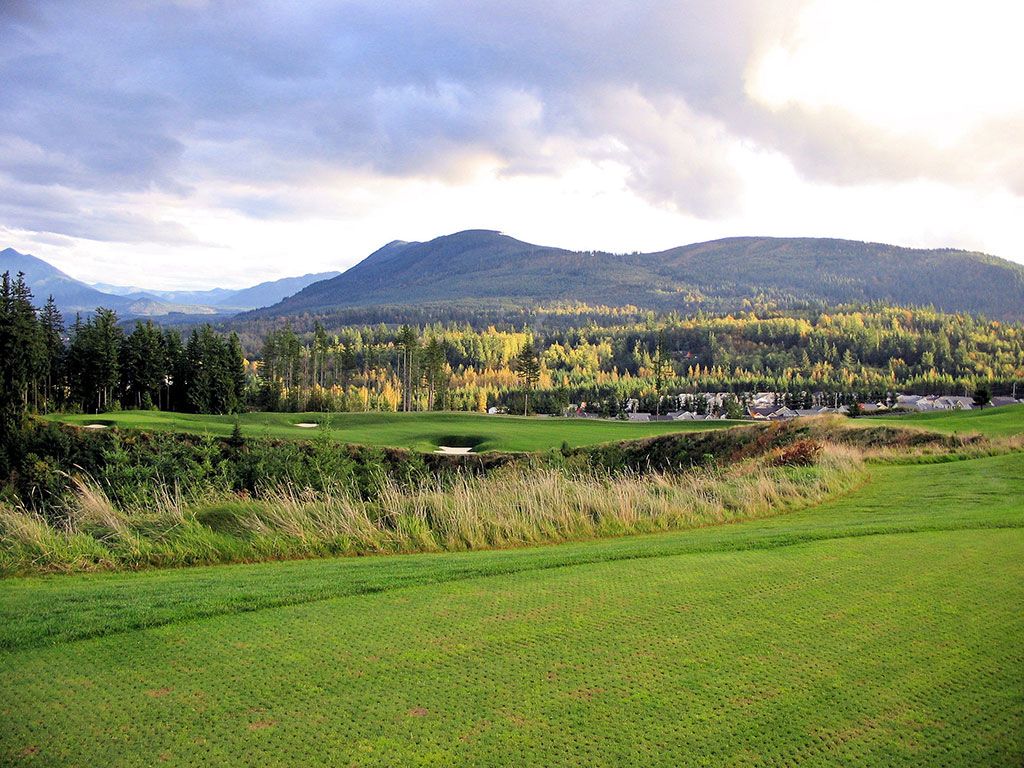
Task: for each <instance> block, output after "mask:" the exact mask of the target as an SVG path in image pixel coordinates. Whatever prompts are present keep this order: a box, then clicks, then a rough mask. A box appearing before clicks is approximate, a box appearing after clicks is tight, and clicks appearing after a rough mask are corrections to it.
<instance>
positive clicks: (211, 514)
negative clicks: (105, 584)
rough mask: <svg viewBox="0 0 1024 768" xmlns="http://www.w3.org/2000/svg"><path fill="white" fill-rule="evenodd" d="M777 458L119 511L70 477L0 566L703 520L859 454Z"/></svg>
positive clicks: (69, 566) (851, 470)
mask: <svg viewBox="0 0 1024 768" xmlns="http://www.w3.org/2000/svg"><path fill="white" fill-rule="evenodd" d="M784 459H785V457H783V456H782V454H781V451H776V452H774V453H770V454H767V455H764V456H761V457H758V458H756V459H751V460H747V461H744V462H740V463H738V464H735V465H732V466H729V467H726V468H716V467H705V468H697V469H693V470H689V471H686V472H682V473H672V474H630V473H625V474H615V475H599V474H595V473H586V472H576V473H569V472H565V471H560V470H557V469H523V468H521V467H520V468H514V467H508V468H504V469H501V470H498V471H496V472H493V473H491V474H489V475H485V476H472V475H468V474H467V475H460V476H458V477H456V478H455V479H450V480H448V481H445V482H441V481H434V482H431V483H425V484H423V485H420V486H418V487H416V488H412V489H409V488H405V487H402V486H400V485H399V484H398V483H396V482H386V483H385V484H384V486H383V488H382V489H381V491H380V493H379V494H378V495H377V496H376V497H375V498H373V499H363V498H360V497H359V496H358V495H357V494H355V493H354V492H352V490H351V489H348V488H344V487H334V488H330V489H328V490H326V491H318V492H314V491H310V490H308V489H298V488H293V487H277V488H271V489H267V490H265V491H264V492H262V493H260V494H259V495H258V496H257V497H255V498H245V497H240V496H237V495H225V494H221V495H217V496H208V497H206V498H200V499H190V498H186V497H184V496H183V495H182V494H181V493H180V492H179V491H178V490H175V489H163V490H162V491H161V493H160V494H159V495H158V497H157V503H156V504H155V505H153V506H149V507H147V508H129V509H118V508H117V507H116V506H115V505H114V504H113V503H112V502H111V501H110V499H109V498H108V496H107V494H105V493H104V492H103V490H102V489H101V488H100V487H98V486H97V485H96V484H95V483H93V482H91V481H89V480H86V479H78V480H76V482H75V488H74V494H73V497H72V498H71V499H70V500H69V502H68V504H67V510H66V514H65V515H64V516H63V518H62V519H61V521H60V522H59V523H53V522H49V521H47V520H44V519H43V518H41V517H39V516H37V515H34V514H33V513H31V512H28V511H26V510H24V509H14V508H10V507H0V533H2V534H3V547H2V549H0V568H2V569H3V570H4V571H6V572H30V571H54V570H60V571H67V570H82V569H109V568H113V567H119V568H141V567H149V566H162V565H188V564H198V563H215V562H238V561H252V560H262V559H273V558H284V557H308V556H317V555H327V554H363V553H375V552H421V551H450V550H467V549H489V548H504V547H518V546H525V545H530V544H540V543H547V542H559V541H569V540H581V539H587V538H594V537H599V536H610V535H622V534H629V533H640V532H651V531H663V530H674V529H682V528H692V527H697V526H706V525H715V524H720V523H726V522H732V521H737V520H747V519H752V518H758V517H765V516H768V515H773V514H780V513H782V512H785V511H788V510H791V509H794V508H799V507H803V506H807V505H809V504H814V503H817V502H819V501H821V500H823V499H824V498H827V497H828V496H830V495H833V494H835V493H838V492H841V491H843V490H845V489H847V488H849V487H850V486H851V485H852V484H853V483H854V482H856V480H857V478H858V477H860V475H861V472H862V466H863V462H862V459H861V454H860V452H858V451H857V450H856V449H854V448H851V447H849V446H842V445H836V444H825V445H822V446H821V447H820V450H815V451H814V463H813V465H811V466H791V465H789V463H788V462H787V461H785V460H784Z"/></svg>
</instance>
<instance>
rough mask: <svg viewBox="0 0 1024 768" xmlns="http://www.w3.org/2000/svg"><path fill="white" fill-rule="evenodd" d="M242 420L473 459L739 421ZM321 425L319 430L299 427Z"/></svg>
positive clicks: (215, 424) (136, 415)
mask: <svg viewBox="0 0 1024 768" xmlns="http://www.w3.org/2000/svg"><path fill="white" fill-rule="evenodd" d="M48 418H50V419H53V420H56V421H63V422H66V423H69V424H78V425H88V424H104V425H107V426H111V427H120V428H125V429H147V430H166V431H175V432H190V433H195V434H205V435H212V436H217V437H227V436H228V435H230V434H231V431H232V429H233V427H234V424H235V417H234V416H208V415H197V414H187V413H167V412H161V411H124V412H121V413H110V414H103V415H102V416H92V415H83V414H56V415H53V416H49V417H48ZM239 418H240V423H241V427H242V433H243V434H245V435H247V436H250V437H270V438H279V439H306V440H308V439H311V438H314V437H316V436H318V435H319V436H321V437H322V435H323V434H324V432H326V433H327V435H328V437H329V438H330V439H332V440H337V441H341V442H347V443H358V444H362V445H374V446H389V447H398V448H409V449H412V450H419V451H433V450H435V449H436V448H437V447H438V446H440V445H447V446H462V447H472V448H473V449H474V450H475V451H542V450H548V449H551V448H558V447H560V446H561V445H562V443H563V442H564V443H568V444H569V445H570V446H571V447H574V448H575V447H578V446H582V445H595V444H598V443H608V442H614V441H619V440H634V439H638V438H643V437H651V436H653V435H664V434H669V433H672V432H687V431H692V430H706V429H722V428H727V427H730V426H735V425H736V424H738V423H740V422H735V421H698V422H687V421H655V422H623V421H610V420H597V419H556V418H545V417H539V418H538V417H531V418H524V417H521V416H488V415H485V414H478V413H336V414H324V413H247V414H243V415H242V416H240V417H239ZM302 423H318V424H322V425H323V426H322V427H318V428H316V429H306V428H303V427H298V426H296V425H297V424H302Z"/></svg>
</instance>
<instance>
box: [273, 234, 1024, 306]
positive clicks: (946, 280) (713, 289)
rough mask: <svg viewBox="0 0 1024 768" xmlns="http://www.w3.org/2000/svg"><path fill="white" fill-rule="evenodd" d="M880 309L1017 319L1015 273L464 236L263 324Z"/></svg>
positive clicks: (926, 261)
mask: <svg viewBox="0 0 1024 768" xmlns="http://www.w3.org/2000/svg"><path fill="white" fill-rule="evenodd" d="M750 300H756V301H757V302H758V303H760V304H768V305H769V306H771V305H777V306H782V307H785V306H794V305H806V304H808V303H811V304H819V305H836V304H845V303H869V302H885V303H891V304H903V305H932V306H935V307H936V308H938V309H943V310H947V311H954V312H979V313H983V314H986V315H989V316H991V317H993V318H1007V319H1022V318H1024V267H1022V266H1021V265H1019V264H1014V263H1012V262H1008V261H1005V260H1003V259H997V258H995V257H991V256H985V255H984V254H977V253H969V252H965V251H956V250H953V249H934V250H915V249H908V248H899V247H897V246H893V245H885V244H883V243H864V242H859V241H853V240H837V239H824V238H785V237H775V238H768V237H735V238H726V239H722V240H714V241H710V242H706V243H696V244H693V245H686V246H681V247H678V248H672V249H669V250H667V251H661V252H659V253H647V254H643V253H631V254H628V255H615V254H611V253H605V252H600V251H586V252H578V251H569V250H566V249H563V248H554V247H549V246H543V245H532V244H530V243H525V242H522V241H520V240H516V239H514V238H512V237H509V236H508V235H505V234H503V233H501V232H498V231H496V230H490V229H468V230H464V231H462V232H455V233H452V234H450V235H443V236H441V237H437V238H434V239H433V240H430V241H427V242H423V243H406V242H402V241H392V242H391V243H389V244H388V245H386V246H384V247H382V248H380V249H379V250H377V251H375V252H374V253H373V254H371V255H370V256H369V257H367V258H366V259H364V260H363V261H361V262H360V263H358V264H356V265H355V266H354V267H352V268H351V269H349V270H348V271H346V272H344V273H342V274H341V275H339V276H338V277H336V278H333V279H331V280H325V281H323V282H320V283H316V284H314V285H312V286H310V287H309V288H306V289H305V290H303V291H300V292H299V293H297V294H296V295H295V296H292V297H290V298H288V299H286V300H285V301H283V302H281V303H280V304H278V305H276V306H274V307H268V308H266V309H264V310H259V311H258V315H259V316H263V317H273V316H289V315H292V314H302V313H307V312H331V311H334V310H338V309H348V308H353V307H373V306H385V305H387V306H402V305H406V306H417V305H422V304H431V303H433V304H457V305H465V304H466V303H471V304H478V305H479V304H481V303H486V304H490V305H515V306H527V305H535V304H538V303H543V304H550V303H559V302H563V303H564V302H581V303H586V304H592V305H593V304H603V305H606V306H619V307H621V306H625V305H633V306H636V307H641V308H644V309H653V310H675V311H681V312H692V311H696V310H698V309H700V310H705V311H735V310H737V309H742V308H743V307H744V306H749V301H750Z"/></svg>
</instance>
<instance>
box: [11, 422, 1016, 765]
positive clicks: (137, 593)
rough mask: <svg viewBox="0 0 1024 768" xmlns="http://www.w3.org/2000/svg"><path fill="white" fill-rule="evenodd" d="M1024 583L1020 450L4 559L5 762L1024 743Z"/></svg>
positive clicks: (761, 756) (825, 760) (835, 757)
mask: <svg viewBox="0 0 1024 768" xmlns="http://www.w3.org/2000/svg"><path fill="white" fill-rule="evenodd" d="M289 418H292V417H289ZM946 419H947V420H948V421H943V419H942V418H941V417H932V418H928V419H924V420H921V419H914V421H915V426H925V425H927V427H928V428H933V427H934V428H938V429H950V430H953V429H956V430H960V429H966V427H965V426H963V425H964V424H969V425H970V426H971V427H972V428H973V427H974V426H975V425H977V426H978V427H979V428H984V429H987V430H989V431H990V432H991V433H994V434H999V435H1004V434H1015V433H1017V434H1019V433H1021V432H1024V409H1016V410H1013V409H999V410H997V409H992V410H991V411H987V412H979V413H978V414H977V415H974V414H951V415H947V416H946ZM395 421H396V422H398V421H399V420H397V419H396V420H395ZM412 421H413V420H411V419H410V420H409V422H412ZM479 421H481V422H483V418H482V417H481V419H479ZM922 421H923V422H924V423H921V422H922ZM217 423H221V422H217ZM222 423H223V424H224V425H226V426H227V427H228V428H230V424H231V422H230V421H224V422H222ZM486 423H493V424H505V423H508V424H512V425H517V426H518V425H519V424H520V422H519V421H517V420H512V419H508V420H504V419H491V420H490V421H489V422H486ZM522 423H523V424H524V425H525V423H526V422H522ZM277 424H278V426H277V428H279V429H283V428H284V422H278V423H277ZM546 424H547V423H546V422H545V425H546ZM559 424H561V422H559ZM350 426H352V428H353V429H354V428H355V425H350ZM590 426H591V425H589V424H586V423H581V424H580V427H581V428H588V427H590ZM600 426H607V427H609V428H619V427H620V425H618V424H610V425H600ZM621 426H622V428H623V429H627V428H631V427H636V426H638V425H621ZM644 426H646V425H644ZM651 426H661V425H660V424H658V425H651ZM670 426H671V425H670ZM250 428H258V427H253V426H252V425H250ZM364 428H365V427H364ZM524 434H528V432H527V431H525V430H523V429H522V428H521V431H520V432H518V433H516V434H514V435H513V433H508V436H506V437H504V439H507V440H509V441H514V440H516V439H518V440H521V441H522V442H520V443H518V444H517V445H519V446H522V445H523V444H525V441H527V440H528V439H536V438H535V437H532V436H531V438H526V437H522V435H524ZM579 435H580V433H576V435H575V437H574V438H573V439H576V440H581V439H584V438H582V437H580V436H579ZM488 439H492V440H496V439H498V438H488ZM567 439H569V438H567ZM1022 605H1024V454H1022V453H1019V452H1012V451H1010V452H1002V453H1000V454H999V455H994V456H987V457H981V458H970V459H964V460H959V461H946V462H939V463H921V464H917V463H905V464H885V463H873V464H869V465H868V466H867V468H866V474H865V476H864V478H863V480H862V482H860V483H858V484H857V485H856V486H855V487H853V488H852V489H850V490H848V491H846V492H845V493H843V494H840V495H838V496H836V497H834V498H830V499H827V500H825V501H824V502H822V503H818V504H815V505H813V506H811V507H808V508H803V509H800V510H797V511H793V512H789V513H786V514H780V515H776V516H772V517H769V518H767V519H760V520H752V521H749V522H742V523H736V524H732V525H712V526H707V527H701V528H698V529H696V530H686V531H677V532H667V533H660V534H654V535H635V536H625V537H618V538H604V539H597V540H591V541H584V542H576V543H567V544H561V545H556V546H542V547H532V548H518V549H512V550H492V551H483V552H447V553H440V554H414V555H398V556H375V557H359V558H328V559H319V560H301V561H292V562H271V563H261V564H247V565H245V564H243V565H231V566H219V567H203V568H191V569H170V570H148V571H143V572H137V573H109V574H81V575H59V576H31V577H24V578H12V579H5V580H3V581H2V582H0V669H2V670H3V674H2V675H0V700H2V701H3V705H2V706H3V714H4V723H5V725H4V727H3V729H2V732H0V762H3V763H4V764H13V765H21V764H24V765H57V764H59V765H83V766H86V765H100V764H102V765H123V766H129V765H153V764H166V765H224V766H229V765H253V766H256V765H260V766H263V765H359V766H364V765H365V766H370V765H380V766H391V765H456V764H464V765H490V764H503V763H505V764H507V761H508V757H509V755H513V754H514V755H516V764H518V765H538V766H540V765H608V766H620V765H637V766H648V765H665V766H675V765H691V764H692V765H736V766H740V765H796V764H799V765H851V766H861V765H862V766H868V765H872V766H876V765H885V766H902V765H907V766H911V765H964V766H979V765H1005V766H1019V765H1020V764H1021V761H1022V759H1024V640H1022V638H1024V611H1022V610H1021V606H1022Z"/></svg>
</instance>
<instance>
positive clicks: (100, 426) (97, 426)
mask: <svg viewBox="0 0 1024 768" xmlns="http://www.w3.org/2000/svg"><path fill="white" fill-rule="evenodd" d="M109 426H110V425H109V424H86V425H85V428H86V429H106V428H107V427H109Z"/></svg>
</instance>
